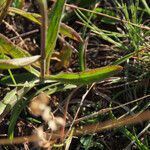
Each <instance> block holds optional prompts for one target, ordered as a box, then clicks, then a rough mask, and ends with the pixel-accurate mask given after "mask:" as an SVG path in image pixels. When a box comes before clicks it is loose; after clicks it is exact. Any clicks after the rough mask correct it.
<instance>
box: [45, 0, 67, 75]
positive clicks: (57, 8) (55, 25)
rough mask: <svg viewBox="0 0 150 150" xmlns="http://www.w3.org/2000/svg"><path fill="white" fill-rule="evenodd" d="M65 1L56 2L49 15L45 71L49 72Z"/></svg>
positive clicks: (58, 0)
mask: <svg viewBox="0 0 150 150" xmlns="http://www.w3.org/2000/svg"><path fill="white" fill-rule="evenodd" d="M65 2H66V0H57V1H56V3H55V5H54V7H53V9H52V11H51V14H50V19H49V25H48V32H47V42H46V58H47V61H46V65H47V66H46V71H47V73H48V72H49V65H50V59H51V55H52V53H53V50H54V48H55V45H56V40H57V36H58V32H59V27H60V21H61V16H62V12H63V9H64V6H65Z"/></svg>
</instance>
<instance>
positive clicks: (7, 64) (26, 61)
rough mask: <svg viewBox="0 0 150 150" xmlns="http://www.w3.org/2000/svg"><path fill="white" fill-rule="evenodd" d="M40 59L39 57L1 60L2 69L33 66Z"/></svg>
mask: <svg viewBox="0 0 150 150" xmlns="http://www.w3.org/2000/svg"><path fill="white" fill-rule="evenodd" d="M39 58H40V56H39V55H37V56H32V57H24V58H16V59H9V60H7V59H6V60H4V59H3V60H0V69H16V68H20V67H24V66H27V65H30V64H32V63H33V62H35V61H37V60H38V59H39Z"/></svg>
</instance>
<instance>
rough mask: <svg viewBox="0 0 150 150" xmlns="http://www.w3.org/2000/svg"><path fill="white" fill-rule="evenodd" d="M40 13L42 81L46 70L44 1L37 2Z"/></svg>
mask: <svg viewBox="0 0 150 150" xmlns="http://www.w3.org/2000/svg"><path fill="white" fill-rule="evenodd" d="M38 2H39V5H40V11H41V16H42V18H41V23H42V25H41V78H42V79H44V76H45V68H46V60H45V57H46V53H45V49H46V36H47V2H46V1H45V0H38Z"/></svg>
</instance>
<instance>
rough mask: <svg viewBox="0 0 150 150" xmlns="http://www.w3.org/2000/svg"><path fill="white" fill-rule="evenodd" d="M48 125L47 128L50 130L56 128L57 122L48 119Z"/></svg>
mask: <svg viewBox="0 0 150 150" xmlns="http://www.w3.org/2000/svg"><path fill="white" fill-rule="evenodd" d="M48 126H49V129H51V130H52V131H56V130H57V124H56V122H55V120H50V121H49V122H48Z"/></svg>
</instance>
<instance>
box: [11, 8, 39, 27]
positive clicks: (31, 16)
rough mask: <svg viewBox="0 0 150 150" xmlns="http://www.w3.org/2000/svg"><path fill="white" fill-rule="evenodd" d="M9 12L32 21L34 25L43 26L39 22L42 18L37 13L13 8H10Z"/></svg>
mask: <svg viewBox="0 0 150 150" xmlns="http://www.w3.org/2000/svg"><path fill="white" fill-rule="evenodd" d="M9 12H11V13H15V14H18V15H21V16H23V17H25V18H27V19H29V20H30V21H33V22H34V23H36V24H39V25H41V22H40V20H39V19H40V18H41V15H39V14H37V13H30V12H26V11H24V10H21V9H18V8H13V7H10V8H9Z"/></svg>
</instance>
